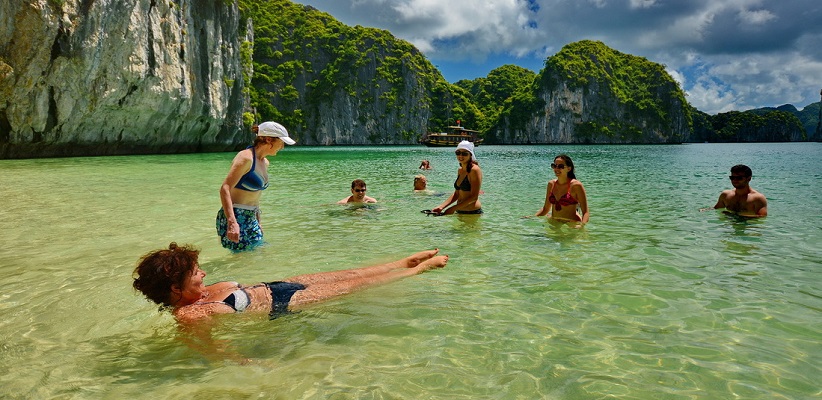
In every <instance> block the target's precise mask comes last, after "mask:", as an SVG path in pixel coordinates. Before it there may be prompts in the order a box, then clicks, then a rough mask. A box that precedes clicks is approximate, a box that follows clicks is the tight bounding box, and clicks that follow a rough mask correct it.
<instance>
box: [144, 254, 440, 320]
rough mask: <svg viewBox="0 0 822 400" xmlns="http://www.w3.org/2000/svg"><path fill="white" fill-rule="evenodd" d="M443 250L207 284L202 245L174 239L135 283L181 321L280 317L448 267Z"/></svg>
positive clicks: (147, 263) (153, 256) (148, 259)
mask: <svg viewBox="0 0 822 400" xmlns="http://www.w3.org/2000/svg"><path fill="white" fill-rule="evenodd" d="M438 252H439V250H438V249H434V250H427V251H421V252H419V253H416V254H412V255H410V256H408V257H406V258H402V259H400V260H397V261H394V262H390V263H386V264H380V265H375V266H371V267H364V268H355V269H348V270H342V271H329V272H319V273H314V274H307V275H299V276H294V277H291V278H286V279H283V280H281V281H275V282H269V283H259V284H256V285H241V284H239V283H237V282H217V283H213V284H211V285H206V284H205V283H204V282H203V278H204V277H205V276H206V273H205V271H203V270H201V269H200V264H199V262H198V259H199V255H200V251H199V249H197V248H195V247H194V246H190V245H183V246H178V245H177V243H171V244H169V246H168V248H167V249H159V250H155V251H152V252H149V253H147V254H146V255H144V256H143V257H142V258H141V259H140V261H139V263H138V265H137V268H135V270H134V275H133V277H134V281H133V283H132V285H133V287H134V288H135V289H137V290H139V291H140V292H141V293H143V294H144V295H145V296H146V298H147V299H149V300H151V301H153V302H155V303H157V304H159V305H161V306H162V307H164V308H166V309H169V310H171V312H172V314H173V315H174V317H175V318H176V319H177V321H178V322H180V323H182V324H191V323H194V322H197V321H200V320H203V319H204V318H206V317H210V316H212V315H215V314H233V313H242V312H249V313H254V312H256V313H268V314H269V316H270V317H272V318H275V317H277V316H278V315H280V314H284V313H287V312H289V311H293V310H294V309H297V308H302V307H304V306H306V305H308V304H312V303H317V302H320V301H324V300H328V299H332V298H335V297H337V296H341V295H344V294H349V293H352V292H354V291H357V290H360V289H365V288H369V287H374V286H378V285H382V284H386V283H389V282H394V281H396V280H399V279H401V278H406V277H409V276H412V275H417V274H421V273H423V272H426V271H429V270H432V269H435V268H443V267H445V265H446V263H448V256H439V255H437V253H438Z"/></svg>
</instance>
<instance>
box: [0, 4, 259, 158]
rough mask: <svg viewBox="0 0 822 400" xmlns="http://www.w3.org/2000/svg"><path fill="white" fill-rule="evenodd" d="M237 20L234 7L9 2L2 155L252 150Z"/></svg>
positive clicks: (4, 8)
mask: <svg viewBox="0 0 822 400" xmlns="http://www.w3.org/2000/svg"><path fill="white" fill-rule="evenodd" d="M239 20H240V19H239V15H238V10H237V7H236V5H233V4H231V2H225V1H190V0H188V1H186V0H178V1H171V0H102V1H86V0H84V1H79V0H17V1H4V2H2V3H0V158H27V157H50V156H64V155H65V156H69V155H109V154H133V153H150V152H151V153H154V152H160V153H163V152H183V151H204V150H208V151H216V150H228V149H233V148H235V147H236V143H244V142H248V141H249V139H250V138H249V137H247V136H249V134H246V133H244V132H243V129H242V111H243V110H242V108H243V79H242V66H241V61H240V43H241V41H242V40H243V39H242V38H239V37H238V32H246V31H247V30H246V29H245V28H244V27H243V29H238V28H239V26H238V24H239Z"/></svg>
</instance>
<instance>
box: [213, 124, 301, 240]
mask: <svg viewBox="0 0 822 400" xmlns="http://www.w3.org/2000/svg"><path fill="white" fill-rule="evenodd" d="M252 130H253V131H254V132H255V133H256V134H257V137H256V138H255V139H254V144H252V145H251V146H249V147H248V148H247V149H245V150H243V151H240V152H239V153H237V155H236V156H235V157H234V161H232V162H231V169H229V170H228V175H227V176H226V178H225V180H224V181H223V184H222V185H221V186H220V203H221V204H222V206H223V207H222V208H221V209H220V211H218V212H217V221H216V224H217V235H219V236H220V243H221V244H222V245H223V247H225V248H227V249H230V250H233V251H242V250H250V249H253V248H254V247H256V246H258V245H260V244H262V243H263V228H262V226H261V224H260V197H261V196H262V193H263V192H262V191H263V190H265V189H266V188H267V187H268V159H267V158H266V157H268V156H276V155H277V152H279V151H280V150H282V149H283V147H285V145H286V144H294V143H295V142H294V139H291V138H290V137H288V132H287V131H286V130H285V127H283V126H282V125H280V124H278V123H276V122H263V123H262V124H260V125H259V126H255V127H254V128H252Z"/></svg>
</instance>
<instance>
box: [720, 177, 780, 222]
mask: <svg viewBox="0 0 822 400" xmlns="http://www.w3.org/2000/svg"><path fill="white" fill-rule="evenodd" d="M752 176H753V172H751V169H750V168H749V167H748V166H747V165H742V164H739V165H734V166H733V167H731V175H730V176H729V177H728V178H730V179H731V185H733V187H734V188H733V189H728V190H724V191H722V193H720V194H719V200H718V201H717V202H716V205H715V206H714V209H718V208H724V209H725V210H726V212H732V213H734V214H737V215H740V216H743V217H755V218H757V217H764V216H766V215H768V201H767V200H766V199H765V195H763V194H762V193H759V192H757V191H756V190H753V188H751V186H750V182H751V177H752Z"/></svg>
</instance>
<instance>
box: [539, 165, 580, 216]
mask: <svg viewBox="0 0 822 400" xmlns="http://www.w3.org/2000/svg"><path fill="white" fill-rule="evenodd" d="M551 168H552V169H553V170H554V174H555V175H556V176H557V179H552V180H551V181H550V182H548V190H547V192H546V193H545V204H544V205H543V206H542V208H540V209H539V211H537V216H543V215H547V214H548V213H549V212H550V213H551V218H553V219H556V220H561V221H579V222H582V223H583V224H585V223H587V222H588V218H589V217H590V213H589V211H588V197H586V195H585V187H583V186H582V182H580V181H578V180H577V179H576V175H575V174H574V162H573V161H572V160H571V157H568V156H567V155H565V154H560V155H558V156H556V158H554V163H553V164H551ZM577 209H579V210H580V211H581V212H582V214H580V213H579V212H577Z"/></svg>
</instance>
